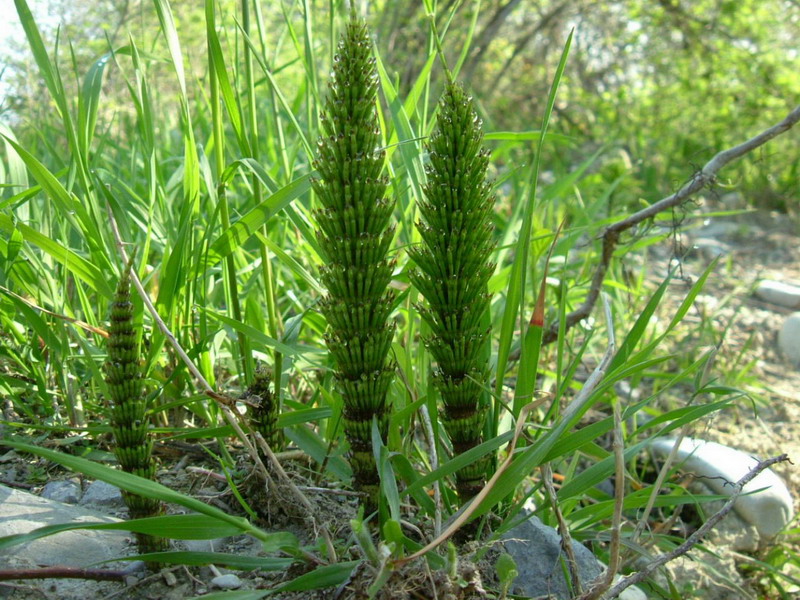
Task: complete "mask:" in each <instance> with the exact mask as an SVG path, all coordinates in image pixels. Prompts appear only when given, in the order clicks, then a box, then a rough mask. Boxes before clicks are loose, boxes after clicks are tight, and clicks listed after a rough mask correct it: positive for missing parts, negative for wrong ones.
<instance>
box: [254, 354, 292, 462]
mask: <svg viewBox="0 0 800 600" xmlns="http://www.w3.org/2000/svg"><path fill="white" fill-rule="evenodd" d="M245 396H246V399H247V400H248V402H249V403H250V406H249V407H248V414H249V417H250V423H252V425H253V428H254V429H255V430H256V431H258V432H259V433H260V434H261V435H262V436H263V438H264V441H266V442H267V444H269V447H270V448H271V449H272V450H273V451H275V452H279V451H280V450H281V449H282V448H283V430H282V429H280V428H278V416H279V415H280V404H279V403H278V400H277V398H276V396H275V394H274V393H273V392H272V389H271V388H270V376H269V372H268V371H267V369H265V368H264V367H259V368H258V369H256V372H255V374H254V376H253V383H251V384H250V387H248V388H247V393H246V394H245ZM262 458H263V459H265V460H264V462H265V463H266V464H269V461H268V460H266V457H262Z"/></svg>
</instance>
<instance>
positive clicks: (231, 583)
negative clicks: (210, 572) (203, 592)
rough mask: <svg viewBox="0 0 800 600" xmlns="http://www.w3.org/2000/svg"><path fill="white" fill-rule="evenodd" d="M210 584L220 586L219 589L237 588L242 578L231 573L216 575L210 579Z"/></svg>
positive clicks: (240, 584) (240, 585)
mask: <svg viewBox="0 0 800 600" xmlns="http://www.w3.org/2000/svg"><path fill="white" fill-rule="evenodd" d="M211 585H213V586H216V587H218V588H220V589H221V590H237V589H239V588H240V587H242V580H241V579H239V578H238V577H237V576H236V575H234V574H233V573H228V574H227V575H217V576H216V577H214V579H212V580H211Z"/></svg>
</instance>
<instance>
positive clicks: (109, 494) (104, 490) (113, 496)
mask: <svg viewBox="0 0 800 600" xmlns="http://www.w3.org/2000/svg"><path fill="white" fill-rule="evenodd" d="M80 504H81V506H103V507H109V508H122V507H123V506H125V501H124V500H123V499H122V492H121V491H120V490H119V488H118V487H116V486H113V485H111V484H110V483H106V482H105V481H93V482H92V483H91V485H89V487H88V488H86V491H85V492H84V494H83V498H81V501H80Z"/></svg>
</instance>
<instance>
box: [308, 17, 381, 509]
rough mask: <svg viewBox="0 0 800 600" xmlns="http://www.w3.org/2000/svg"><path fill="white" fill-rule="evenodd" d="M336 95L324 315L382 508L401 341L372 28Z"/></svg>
mask: <svg viewBox="0 0 800 600" xmlns="http://www.w3.org/2000/svg"><path fill="white" fill-rule="evenodd" d="M333 63H334V64H333V73H332V80H331V82H330V84H329V85H330V91H329V94H328V97H327V99H326V102H325V111H324V113H323V114H322V116H321V122H322V131H323V135H322V136H321V137H320V139H319V141H318V158H317V160H316V161H315V164H314V167H315V168H316V169H317V170H318V172H319V178H316V179H315V180H314V181H313V182H312V183H313V186H314V190H315V192H316V194H317V196H318V198H319V201H320V204H321V205H322V206H321V208H320V209H319V210H317V211H316V213H315V214H316V220H317V224H318V226H319V231H318V237H319V240H320V246H321V247H322V250H323V251H324V253H325V258H326V259H327V264H326V265H325V266H324V267H323V268H322V270H321V277H322V281H323V283H324V284H325V286H326V287H327V289H328V295H327V296H326V297H325V298H324V299H323V300H322V302H321V305H320V309H321V311H322V313H323V314H324V315H325V317H326V318H327V320H328V325H329V329H328V331H327V333H326V335H325V340H326V342H327V345H328V350H329V351H330V353H331V356H332V357H333V362H334V363H335V371H334V375H335V378H336V382H337V387H338V389H339V392H340V393H341V395H342V399H343V403H344V410H343V416H342V419H343V423H344V432H345V435H346V437H347V439H348V441H349V443H350V454H349V458H350V464H351V466H352V468H353V478H354V485H355V488H356V489H358V490H361V491H365V492H367V493H368V497H369V501H368V502H367V505H368V506H370V507H374V506H375V505H376V503H377V494H378V489H379V479H378V474H377V470H376V466H375V459H374V457H373V454H372V441H371V438H372V433H371V432H372V420H373V418H376V419H377V422H378V427H379V430H380V433H381V436H382V437H383V438H384V440H385V439H386V431H387V426H388V409H387V405H386V395H387V391H388V389H389V384H390V383H391V380H392V376H393V371H394V365H393V364H391V362H390V361H389V360H388V358H387V357H388V353H389V349H390V347H391V343H392V336H393V334H394V328H395V326H394V323H389V322H388V320H389V314H390V313H391V311H392V301H393V299H394V297H393V295H392V294H391V292H389V291H387V288H388V285H389V282H390V280H391V277H392V271H393V269H394V261H389V260H387V259H386V254H387V252H388V250H389V246H390V244H391V242H392V238H393V235H394V229H393V228H391V227H389V219H390V217H391V214H392V210H393V203H392V202H390V201H389V200H387V199H386V198H384V194H385V192H386V187H387V185H388V179H387V178H386V177H385V176H383V175H382V171H383V166H384V162H385V153H384V152H383V151H382V150H381V151H379V150H378V149H377V147H378V143H379V139H380V130H379V127H378V119H377V113H376V109H375V98H376V93H377V88H378V76H377V72H376V69H375V59H374V58H373V56H372V46H371V43H370V39H369V34H368V31H367V28H366V25H365V24H364V23H363V22H361V21H360V20H358V19H357V18H356V17H355V15H354V14H352V15H351V19H350V23H349V24H348V26H347V29H346V31H345V33H344V35H343V36H342V39H341V40H340V42H339V46H338V49H337V53H336V55H335V56H334V59H333Z"/></svg>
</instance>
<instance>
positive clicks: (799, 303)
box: [755, 279, 800, 308]
mask: <svg viewBox="0 0 800 600" xmlns="http://www.w3.org/2000/svg"><path fill="white" fill-rule="evenodd" d="M755 294H756V296H757V297H758V298H760V299H761V300H764V301H765V302H769V303H771V304H777V305H778V306H784V307H786V308H800V287H798V286H796V285H791V284H789V283H783V282H782V281H771V280H769V279H764V280H763V281H759V282H758V286H756V290H755Z"/></svg>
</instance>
